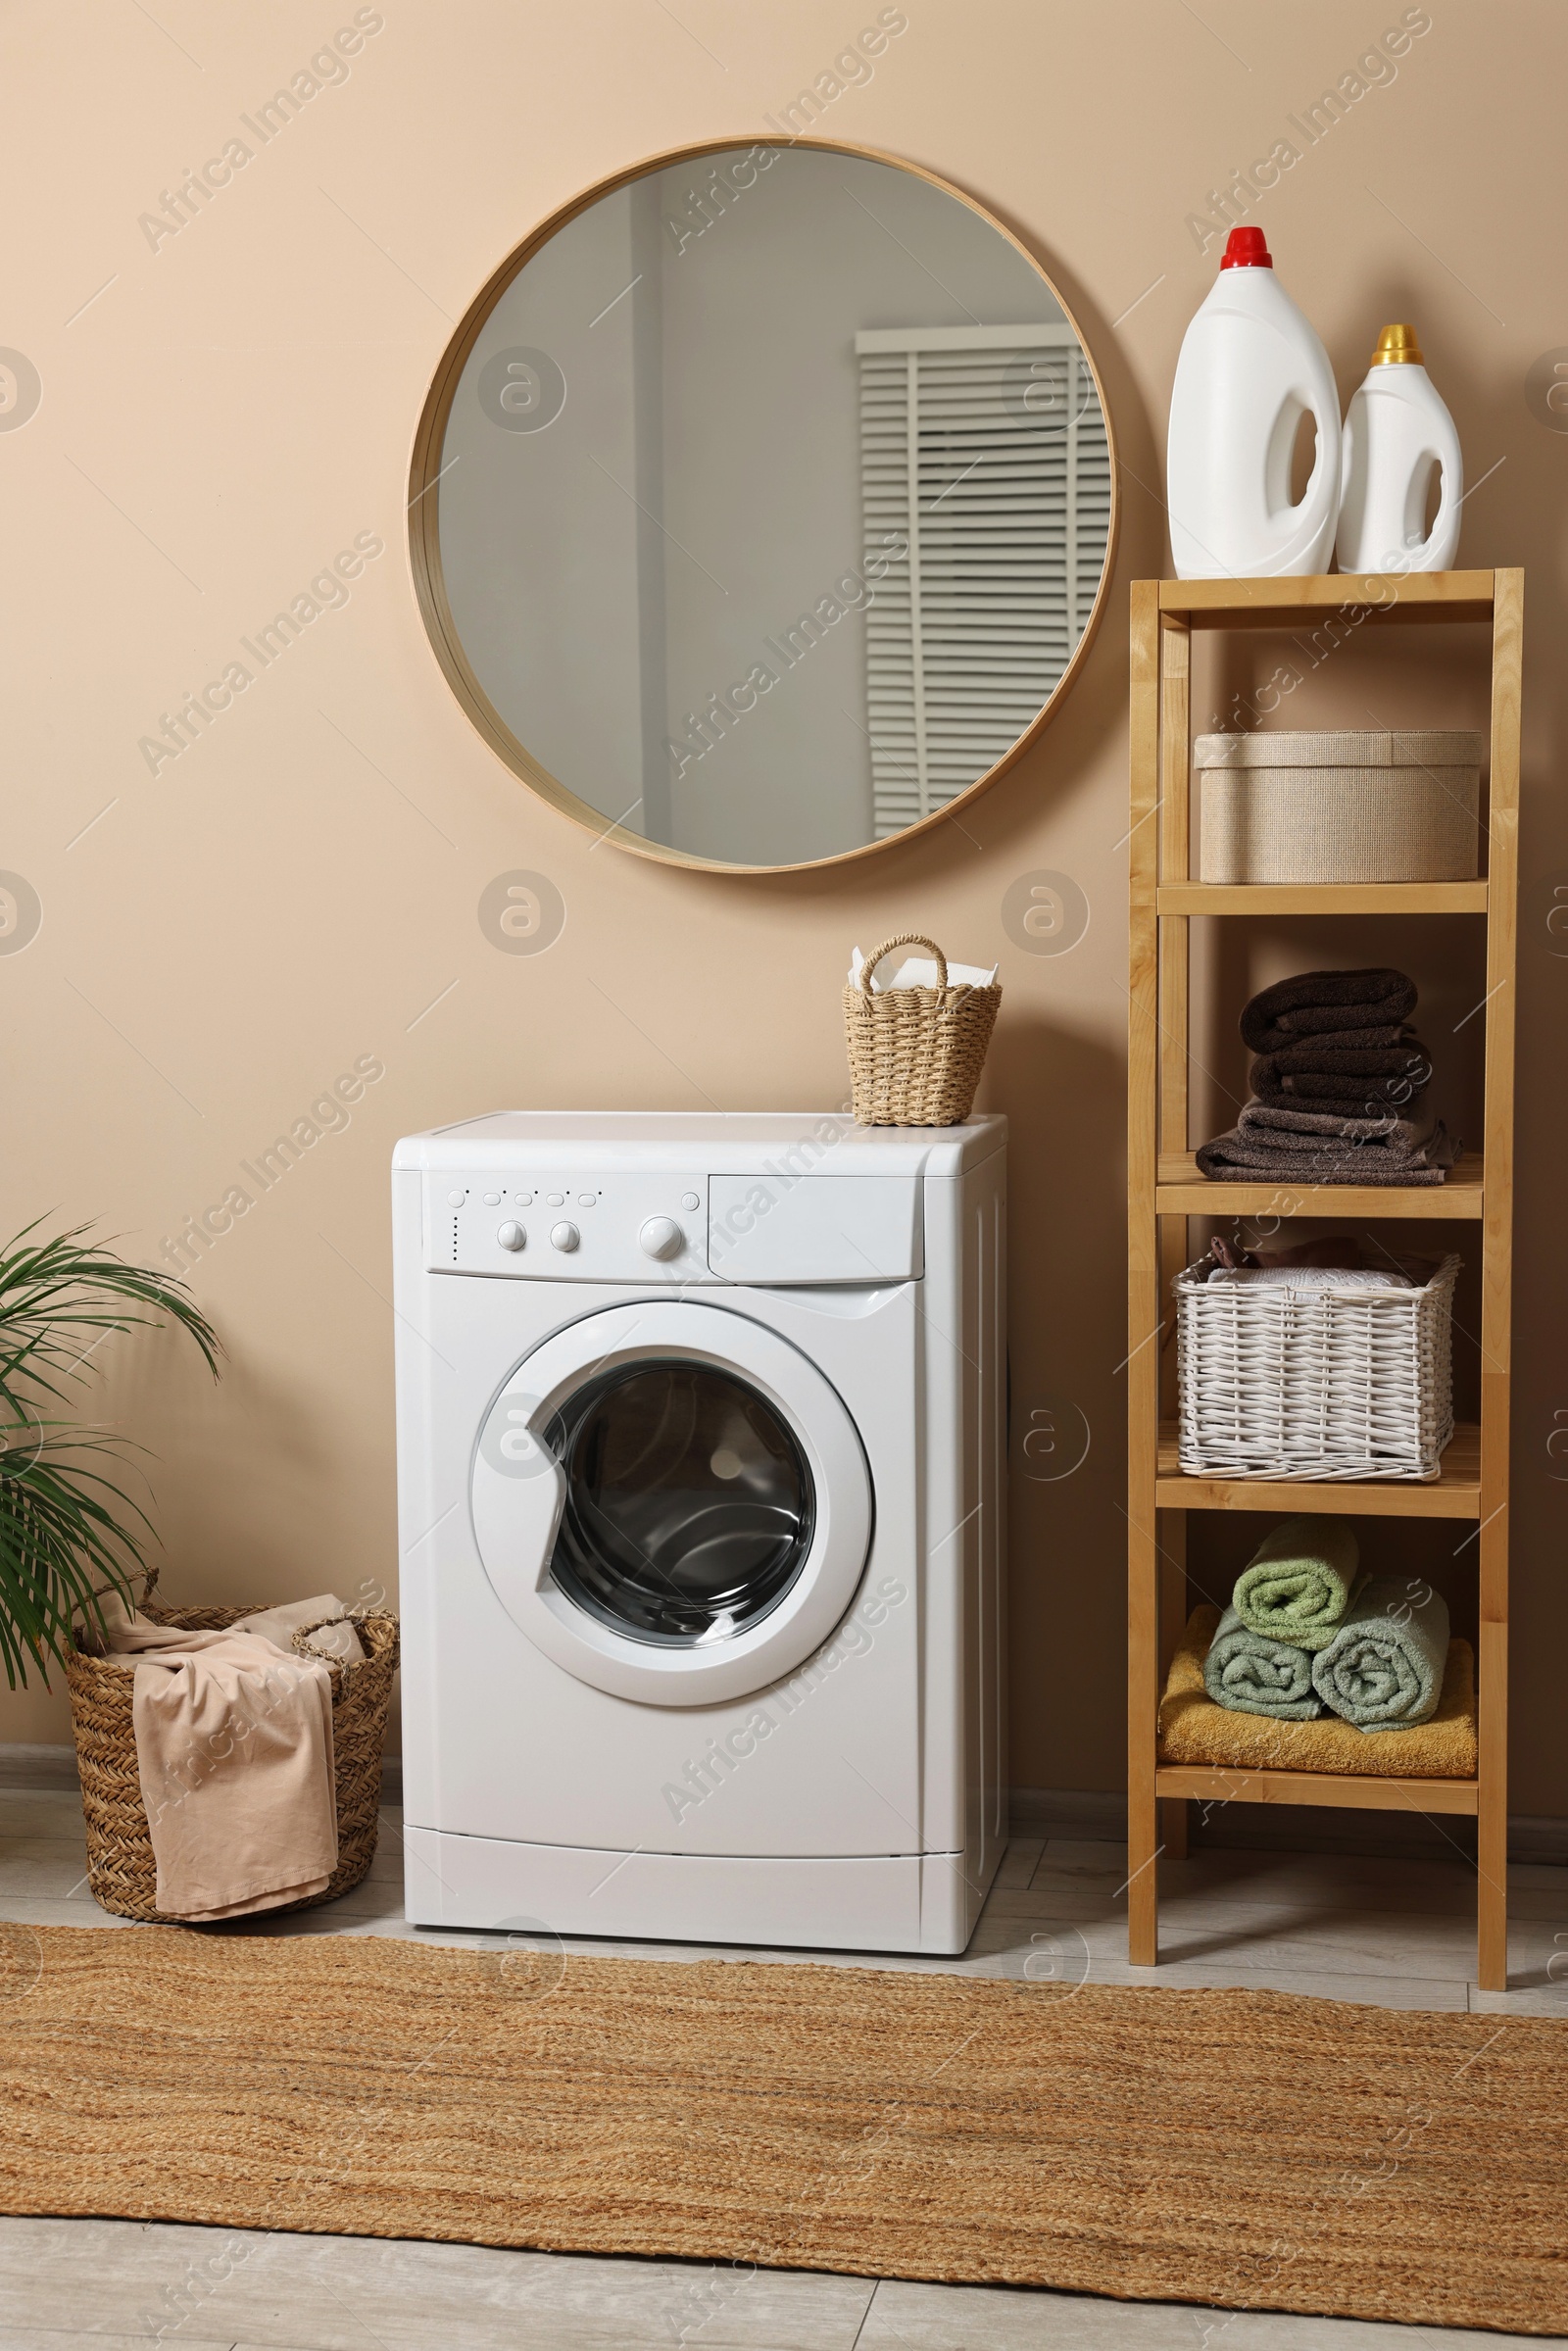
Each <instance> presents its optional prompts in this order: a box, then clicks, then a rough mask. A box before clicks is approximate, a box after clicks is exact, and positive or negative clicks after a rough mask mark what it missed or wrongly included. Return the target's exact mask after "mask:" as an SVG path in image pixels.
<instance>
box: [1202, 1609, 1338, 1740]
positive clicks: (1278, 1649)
mask: <svg viewBox="0 0 1568 2351" xmlns="http://www.w3.org/2000/svg"><path fill="white" fill-rule="evenodd" d="M1203 1687H1204V1689H1205V1690H1207V1691H1208V1694H1209V1696H1210V1697H1211V1698H1212V1699H1213V1701H1214V1703H1215V1705H1216V1706H1229V1707H1230V1709H1231V1711H1232V1713H1234V1714H1272V1715H1273V1716H1275V1718H1276V1719H1277V1720H1278V1721H1280V1722H1282V1723H1310V1722H1315V1721H1316V1720H1317V1718H1318V1716H1319V1715H1320V1714H1321V1713H1322V1712H1323V1701H1322V1699H1321V1698H1320V1697H1318V1696H1317V1695H1316V1694H1315V1692H1314V1691H1313V1689H1312V1660H1311V1658H1310V1656H1309V1655H1308V1654H1307V1652H1306V1650H1305V1649H1299V1648H1297V1647H1296V1646H1295V1645H1294V1644H1293V1643H1292V1642H1291V1641H1271V1640H1270V1639H1269V1637H1268V1635H1267V1634H1266V1633H1251V1632H1249V1630H1248V1628H1247V1627H1246V1625H1244V1624H1243V1622H1242V1620H1241V1618H1240V1617H1239V1616H1238V1615H1237V1613H1236V1611H1235V1609H1234V1608H1227V1609H1226V1611H1225V1613H1224V1615H1223V1616H1222V1617H1221V1618H1220V1620H1219V1629H1218V1631H1217V1632H1216V1633H1215V1635H1214V1638H1213V1640H1212V1641H1210V1642H1209V1645H1208V1655H1207V1656H1206V1657H1205V1658H1204V1660H1203Z"/></svg>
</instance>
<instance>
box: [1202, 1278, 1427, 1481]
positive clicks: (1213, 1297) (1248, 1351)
mask: <svg viewBox="0 0 1568 2351" xmlns="http://www.w3.org/2000/svg"><path fill="white" fill-rule="evenodd" d="M1459 1262H1460V1261H1459V1259H1458V1258H1457V1257H1454V1256H1448V1257H1445V1258H1444V1260H1443V1262H1442V1264H1441V1265H1440V1266H1439V1268H1438V1270H1437V1272H1436V1273H1435V1274H1434V1275H1433V1277H1432V1279H1431V1281H1430V1282H1428V1283H1426V1284H1425V1286H1424V1287H1423V1288H1421V1289H1412V1290H1369V1289H1351V1288H1349V1287H1346V1288H1344V1289H1337V1288H1333V1287H1327V1286H1325V1287H1316V1286H1314V1287H1310V1288H1308V1287H1304V1286H1303V1287H1301V1288H1297V1287H1295V1286H1294V1285H1291V1284H1286V1283H1278V1284H1276V1283H1248V1282H1210V1281H1209V1280H1208V1279H1207V1275H1208V1273H1209V1271H1210V1270H1211V1266H1212V1260H1211V1259H1209V1258H1204V1259H1203V1260H1202V1262H1201V1264H1198V1265H1189V1266H1188V1268H1187V1269H1186V1271H1185V1272H1184V1273H1179V1274H1178V1275H1177V1277H1176V1279H1175V1281H1174V1282H1173V1283H1172V1285H1171V1287H1172V1289H1173V1290H1174V1292H1175V1296H1176V1385H1177V1394H1178V1396H1179V1399H1180V1445H1179V1458H1180V1463H1181V1467H1182V1469H1183V1470H1184V1471H1185V1472H1187V1473H1188V1474H1189V1475H1192V1476H1201V1477H1202V1476H1206V1477H1214V1476H1218V1477H1233V1478H1305V1479H1319V1478H1321V1479H1324V1480H1330V1481H1332V1480H1335V1479H1341V1478H1410V1479H1422V1480H1428V1479H1432V1478H1435V1477H1436V1476H1437V1475H1438V1465H1439V1462H1440V1459H1441V1457H1442V1454H1443V1448H1444V1446H1445V1445H1446V1444H1447V1442H1448V1440H1449V1438H1450V1437H1451V1436H1452V1435H1453V1356H1452V1321H1453V1286H1454V1282H1455V1280H1456V1279H1457V1276H1458V1272H1459Z"/></svg>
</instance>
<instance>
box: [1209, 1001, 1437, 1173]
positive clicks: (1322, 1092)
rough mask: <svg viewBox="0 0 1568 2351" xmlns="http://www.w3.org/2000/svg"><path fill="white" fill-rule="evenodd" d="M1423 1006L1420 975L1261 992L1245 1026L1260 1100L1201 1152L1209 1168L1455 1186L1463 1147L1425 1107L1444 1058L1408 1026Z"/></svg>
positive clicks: (1255, 1099)
mask: <svg viewBox="0 0 1568 2351" xmlns="http://www.w3.org/2000/svg"><path fill="white" fill-rule="evenodd" d="M1415 1004H1416V989H1415V983H1414V981H1413V980H1411V979H1410V978H1409V977H1408V976H1407V974H1406V973H1404V972H1402V971H1390V970H1384V969H1373V970H1367V971H1302V972H1298V973H1297V974H1296V975H1295V977H1294V978H1292V979H1288V980H1281V981H1279V982H1278V984H1277V985H1276V986H1274V987H1272V988H1265V989H1263V990H1262V992H1261V993H1260V994H1259V995H1257V996H1254V997H1253V999H1252V1001H1251V1003H1250V1004H1249V1005H1248V1006H1247V1009H1246V1011H1245V1012H1244V1013H1243V1014H1242V1023H1241V1026H1242V1037H1243V1040H1244V1042H1245V1043H1246V1044H1248V1045H1250V1047H1251V1048H1252V1051H1253V1053H1255V1054H1256V1056H1257V1057H1256V1059H1255V1060H1254V1061H1253V1062H1252V1065H1251V1069H1250V1082H1251V1087H1252V1097H1251V1100H1250V1102H1248V1103H1247V1104H1246V1105H1245V1107H1244V1108H1243V1110H1242V1111H1241V1114H1240V1116H1239V1117H1238V1119H1237V1122H1236V1124H1235V1126H1234V1127H1232V1128H1231V1129H1230V1130H1229V1132H1228V1133H1226V1134H1223V1135H1218V1136H1216V1137H1215V1138H1214V1140H1213V1141H1212V1142H1211V1143H1205V1144H1204V1145H1203V1146H1202V1148H1201V1150H1200V1151H1199V1153H1198V1164H1199V1166H1200V1168H1201V1170H1202V1172H1203V1174H1204V1175H1206V1176H1212V1177H1215V1178H1217V1179H1219V1180H1224V1179H1225V1178H1226V1177H1230V1178H1232V1179H1233V1180H1234V1179H1235V1178H1237V1177H1244V1178H1245V1177H1256V1176H1259V1175H1268V1176H1277V1177H1278V1178H1279V1179H1280V1181H1281V1182H1285V1183H1306V1184H1400V1185H1403V1184H1409V1185H1422V1184H1441V1183H1443V1182H1444V1180H1445V1177H1446V1172H1447V1170H1448V1168H1450V1167H1451V1166H1452V1165H1453V1162H1454V1160H1455V1158H1456V1157H1457V1156H1458V1150H1459V1147H1458V1145H1457V1144H1456V1143H1455V1142H1453V1141H1452V1140H1450V1138H1449V1135H1448V1132H1447V1129H1446V1127H1445V1126H1444V1125H1443V1123H1442V1121H1441V1120H1438V1121H1434V1120H1432V1119H1431V1118H1424V1117H1422V1116H1421V1114H1420V1112H1419V1109H1418V1104H1419V1103H1420V1101H1421V1098H1422V1096H1423V1095H1424V1094H1425V1092H1426V1090H1427V1087H1428V1086H1429V1085H1430V1084H1431V1082H1432V1064H1431V1061H1430V1060H1429V1059H1428V1057H1427V1052H1426V1048H1425V1047H1424V1046H1423V1045H1422V1043H1421V1040H1420V1038H1419V1037H1417V1036H1416V1034H1415V1032H1414V1030H1413V1029H1411V1028H1410V1027H1409V1026H1408V1025H1407V1023H1408V1019H1409V1015H1410V1014H1411V1013H1412V1012H1413V1011H1414V1010H1415Z"/></svg>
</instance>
